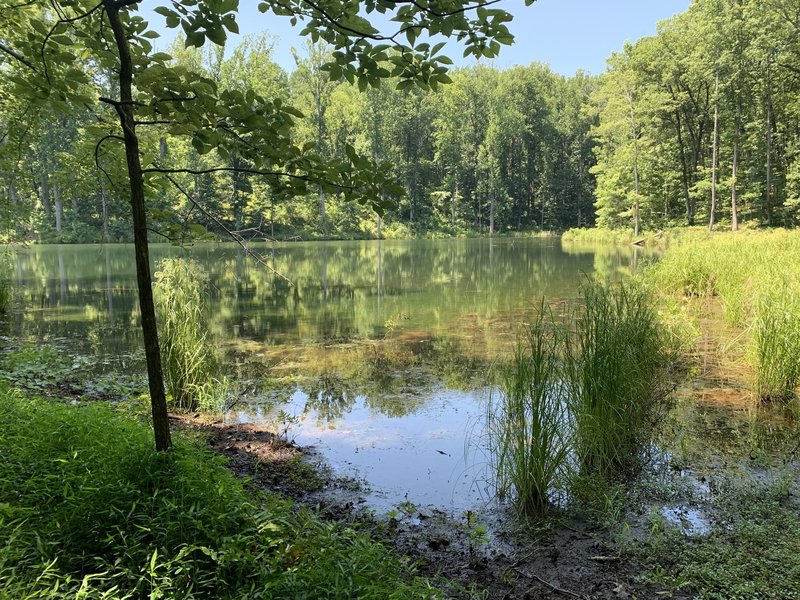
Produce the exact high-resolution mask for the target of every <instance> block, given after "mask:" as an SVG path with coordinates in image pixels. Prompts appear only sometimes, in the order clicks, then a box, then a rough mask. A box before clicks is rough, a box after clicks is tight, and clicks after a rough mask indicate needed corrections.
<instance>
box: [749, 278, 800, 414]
mask: <svg viewBox="0 0 800 600" xmlns="http://www.w3.org/2000/svg"><path fill="white" fill-rule="evenodd" d="M794 287H795V289H794V290H784V292H783V293H781V294H778V293H769V294H763V295H762V297H761V298H760V300H759V303H758V305H757V307H756V311H755V318H754V320H753V325H752V330H753V338H752V343H751V355H752V360H753V363H754V364H755V366H756V368H755V373H754V378H753V391H754V393H755V395H756V397H757V398H759V399H761V400H764V401H775V400H778V401H781V400H789V399H791V398H792V397H793V396H794V394H795V390H796V389H797V386H798V384H800V297H798V295H800V289H799V288H800V286H794Z"/></svg>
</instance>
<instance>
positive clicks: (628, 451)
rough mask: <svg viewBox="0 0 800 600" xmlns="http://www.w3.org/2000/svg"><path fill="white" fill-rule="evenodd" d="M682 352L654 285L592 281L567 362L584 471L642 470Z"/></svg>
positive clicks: (621, 474)
mask: <svg viewBox="0 0 800 600" xmlns="http://www.w3.org/2000/svg"><path fill="white" fill-rule="evenodd" d="M673 364H674V356H672V353H671V352H670V350H669V346H668V343H667V338H666V334H665V331H664V328H663V327H662V325H661V324H660V322H659V318H658V313H657V311H656V309H655V306H654V304H653V301H652V300H651V298H650V295H649V294H648V292H647V290H646V288H645V287H644V286H643V285H641V284H640V283H637V282H630V283H617V284H605V285H604V284H600V283H589V284H587V285H586V286H585V288H584V290H583V303H582V306H581V307H580V308H579V309H578V314H577V315H576V319H575V330H574V333H573V334H572V340H571V341H570V343H569V344H568V346H567V356H566V358H565V361H564V369H565V381H566V383H567V385H568V394H569V402H570V412H571V415H572V425H573V427H574V444H575V456H576V459H577V463H578V466H579V470H580V474H581V475H582V476H583V475H586V476H590V477H594V476H599V477H600V478H601V479H602V480H605V481H613V480H619V479H623V478H626V477H629V476H632V475H634V474H635V473H636V472H637V471H638V469H639V468H640V467H641V466H642V464H643V458H644V454H643V451H644V450H646V449H647V448H648V447H649V445H650V443H651V441H652V438H653V436H654V434H655V431H656V428H657V426H658V424H659V423H660V422H661V420H662V419H663V417H664V416H665V414H666V410H667V408H668V406H667V404H668V403H667V398H668V394H669V392H670V391H671V389H672V386H673V384H672V377H671V376H670V371H671V368H672V365H673Z"/></svg>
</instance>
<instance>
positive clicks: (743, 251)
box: [648, 230, 800, 400]
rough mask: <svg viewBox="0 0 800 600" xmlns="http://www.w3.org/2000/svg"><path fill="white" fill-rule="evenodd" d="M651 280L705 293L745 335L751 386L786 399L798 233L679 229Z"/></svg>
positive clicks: (798, 287) (799, 342) (799, 358)
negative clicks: (682, 232)
mask: <svg viewBox="0 0 800 600" xmlns="http://www.w3.org/2000/svg"><path fill="white" fill-rule="evenodd" d="M648 277H649V279H650V280H651V282H652V284H653V287H654V288H656V289H659V290H661V291H662V292H665V293H667V294H676V295H683V296H685V297H688V298H702V299H707V298H713V299H715V300H718V301H719V303H720V305H721V306H722V307H723V310H724V318H725V321H726V323H727V325H728V326H730V327H733V328H738V329H741V330H742V331H744V332H746V333H747V334H748V336H749V340H750V342H749V352H748V355H749V357H750V361H751V365H752V368H753V382H752V388H753V391H754V394H755V395H756V397H758V398H761V399H762V400H777V399H786V398H791V397H792V396H793V395H794V394H795V391H796V388H797V385H798V379H799V378H800V336H799V335H798V334H797V331H798V330H799V329H798V328H799V327H800V232H797V231H784V230H773V231H768V232H756V231H743V232H739V233H717V234H708V233H699V232H692V233H691V234H685V235H684V237H683V239H682V240H680V241H679V242H677V243H676V244H675V245H673V246H672V247H670V248H669V250H668V251H667V252H666V254H665V255H664V257H663V258H662V259H661V260H660V261H659V262H658V263H656V264H655V266H654V267H653V268H652V269H651V270H650V272H649V274H648Z"/></svg>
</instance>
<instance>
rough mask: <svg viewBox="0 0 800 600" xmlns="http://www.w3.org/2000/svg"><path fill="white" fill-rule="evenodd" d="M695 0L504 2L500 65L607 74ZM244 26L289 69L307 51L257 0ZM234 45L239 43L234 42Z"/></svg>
mask: <svg viewBox="0 0 800 600" xmlns="http://www.w3.org/2000/svg"><path fill="white" fill-rule="evenodd" d="M689 2H690V0H537V2H535V3H534V4H533V6H530V7H526V6H525V5H524V2H523V1H522V0H503V1H502V2H501V3H500V4H499V7H500V8H503V9H505V10H507V11H508V12H510V13H511V14H512V15H514V21H513V22H512V23H511V25H510V29H511V32H512V33H513V34H514V35H515V37H516V42H515V43H514V45H513V46H511V47H504V48H503V50H502V51H501V53H500V57H499V58H497V59H495V61H494V63H493V64H494V65H495V66H497V67H507V66H511V65H515V64H523V65H525V64H528V63H530V62H533V61H539V62H543V63H546V64H549V65H550V67H551V68H552V69H553V70H554V71H556V72H557V73H562V74H564V75H572V74H574V73H575V71H577V70H578V69H583V70H584V71H589V72H590V73H593V74H598V73H602V72H603V71H604V70H605V61H606V58H608V56H609V55H610V54H611V53H612V52H614V51H615V50H619V49H621V48H622V46H623V44H624V43H625V42H626V41H635V40H637V39H639V38H640V37H642V36H646V35H652V34H654V33H655V32H656V24H657V23H658V22H659V21H662V20H664V19H667V18H669V17H671V16H672V15H674V14H676V13H679V12H683V11H685V10H686V9H687V8H688V7H689ZM160 4H162V2H161V1H158V0H144V1H143V2H142V3H141V4H140V7H141V8H140V10H141V13H142V16H144V17H145V18H146V19H148V20H149V21H150V24H151V26H153V28H154V29H156V30H158V31H161V32H163V35H164V37H163V38H162V40H161V43H158V44H157V45H158V46H160V47H163V46H165V45H167V44H168V43H169V42H170V41H171V40H172V39H173V36H174V32H173V31H170V30H165V29H164V28H163V19H162V18H161V17H160V16H158V15H155V14H153V13H152V8H153V7H155V6H158V5H160ZM240 4H241V9H240V16H239V27H240V30H241V32H242V33H243V34H254V33H261V32H268V33H270V34H272V35H274V36H277V38H278V43H277V44H276V45H275V54H274V59H275V60H276V61H277V62H278V63H279V64H280V65H281V66H282V67H283V68H284V69H287V70H291V69H292V68H293V66H294V61H293V59H292V55H291V52H290V49H291V48H292V47H293V46H294V47H296V48H301V47H302V46H303V45H304V39H303V38H302V37H301V36H299V35H297V32H298V31H299V30H300V28H292V27H291V25H290V24H289V21H288V19H286V18H281V17H276V16H274V15H272V14H269V15H262V14H261V13H259V12H258V11H257V10H256V6H257V2H256V0H240ZM232 41H233V40H232ZM444 53H445V54H447V55H448V56H450V57H451V58H452V59H453V60H454V61H455V62H456V64H459V65H464V64H471V63H472V62H474V60H473V59H470V60H465V59H462V58H461V54H462V49H461V48H459V47H458V44H457V43H456V42H455V41H450V42H448V45H447V49H446V50H445V51H444Z"/></svg>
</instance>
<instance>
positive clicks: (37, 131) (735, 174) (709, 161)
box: [0, 0, 800, 241]
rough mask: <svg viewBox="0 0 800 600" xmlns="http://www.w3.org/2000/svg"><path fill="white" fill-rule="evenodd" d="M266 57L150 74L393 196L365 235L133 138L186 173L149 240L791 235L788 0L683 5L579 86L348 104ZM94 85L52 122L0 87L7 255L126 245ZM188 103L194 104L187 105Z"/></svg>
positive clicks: (190, 62) (191, 54) (365, 215)
mask: <svg viewBox="0 0 800 600" xmlns="http://www.w3.org/2000/svg"><path fill="white" fill-rule="evenodd" d="M272 44H273V41H272V40H271V38H269V37H268V36H261V37H254V38H248V39H245V40H244V41H243V42H242V43H241V44H240V45H239V46H238V47H236V48H235V49H233V50H232V51H229V52H223V51H222V50H221V49H213V50H212V49H208V48H207V49H206V50H205V51H200V50H198V49H196V48H191V49H184V48H183V44H182V43H181V42H180V41H178V42H176V43H175V44H173V46H172V48H170V49H169V54H171V55H172V56H173V57H174V61H175V62H176V63H177V64H178V65H179V66H180V67H182V68H185V69H188V70H191V71H195V72H199V73H202V74H203V76H204V77H206V78H207V80H208V81H209V82H211V84H212V85H215V86H217V87H218V88H222V89H230V90H239V91H241V92H248V90H252V92H253V93H255V94H258V95H259V96H261V97H264V98H272V99H275V98H278V99H280V100H281V102H283V103H286V104H288V105H290V106H293V107H295V108H296V109H297V110H298V111H299V112H298V114H300V113H302V115H303V118H298V122H297V124H296V125H295V126H294V127H287V132H289V131H291V133H290V135H291V136H293V137H292V139H293V141H294V142H295V143H296V144H297V145H298V146H299V147H304V146H305V147H311V146H313V147H314V148H315V152H316V153H317V154H319V155H320V156H322V157H323V158H326V159H331V158H333V159H340V160H342V161H344V162H345V163H347V162H353V161H358V160H360V157H365V158H368V159H370V160H374V161H376V162H378V163H387V164H388V165H390V169H391V173H392V174H393V176H394V177H395V179H396V181H397V182H398V183H399V184H400V186H401V187H402V188H403V190H404V192H405V194H404V195H403V196H402V197H400V199H399V200H398V199H392V198H386V199H385V200H386V206H387V208H386V211H385V213H384V214H383V218H382V219H378V218H377V217H376V215H375V213H374V212H373V211H372V209H371V208H368V207H363V206H359V205H357V204H353V203H349V202H345V201H343V200H342V198H341V197H340V196H338V195H337V194H333V193H331V192H330V190H329V191H328V192H327V193H326V192H325V191H323V190H322V189H320V190H319V192H318V193H315V194H312V195H308V194H306V195H304V196H297V195H294V194H293V193H292V190H291V189H290V188H289V187H287V190H286V193H282V194H279V195H276V192H275V188H274V186H273V187H272V188H271V187H270V186H268V185H266V183H265V181H264V179H263V176H262V175H259V174H255V173H248V172H247V171H248V167H249V165H248V163H247V160H246V159H245V158H242V157H240V156H235V155H230V154H225V155H223V154H221V153H220V152H219V151H217V150H213V151H210V152H209V151H208V148H206V147H205V146H204V142H203V139H202V137H197V136H195V137H194V142H193V143H194V145H192V144H189V143H188V142H187V141H185V139H183V138H180V137H175V138H173V137H170V136H167V135H162V134H160V132H159V126H158V124H157V123H155V124H149V125H148V124H144V125H142V127H140V131H141V133H142V137H143V145H144V146H145V147H146V148H147V151H146V152H147V156H146V157H145V158H146V159H147V160H151V159H155V162H156V164H158V166H159V167H163V168H168V169H174V170H178V171H187V170H188V171H198V172H199V171H204V173H202V174H195V175H193V174H191V173H186V172H178V173H174V174H173V175H172V176H171V177H172V179H173V181H172V182H170V181H168V180H166V179H165V178H164V177H163V176H159V177H152V178H151V179H149V180H148V185H149V186H150V195H149V208H150V210H151V215H150V222H151V224H152V229H153V231H154V233H153V236H154V237H153V239H157V238H158V239H166V238H169V239H176V238H181V237H182V236H185V235H186V232H187V227H186V224H187V223H188V224H192V226H191V227H190V229H189V230H190V231H191V232H192V233H193V234H195V235H199V234H202V232H203V229H202V228H201V227H199V226H197V225H194V224H195V223H199V224H202V225H203V226H204V227H205V228H207V229H208V230H209V231H211V232H213V233H216V234H222V233H225V231H226V230H227V231H234V232H242V235H244V236H258V235H267V236H272V237H275V238H279V239H309V238H326V237H327V238H337V237H340V238H348V237H376V236H384V237H405V236H424V235H459V234H475V233H480V234H490V233H502V232H517V231H531V230H564V229H567V228H570V227H580V226H591V225H594V224H597V225H600V226H602V227H610V228H630V229H633V230H634V231H635V232H636V233H637V234H638V231H639V230H640V229H660V228H663V227H666V226H676V225H683V224H688V225H692V224H709V225H711V226H714V225H719V224H723V223H724V224H725V226H731V227H732V228H734V229H735V228H737V227H738V226H739V224H740V223H742V222H744V221H747V222H750V223H754V224H764V225H785V226H794V225H795V224H797V222H798V220H799V219H800V4H798V3H797V2H796V1H795V0H694V2H693V3H692V5H691V7H690V8H689V10H688V11H687V12H685V13H683V14H680V15H677V16H676V17H674V18H672V19H670V20H667V21H665V22H663V23H661V24H660V26H659V30H658V34H657V35H655V36H652V37H648V38H643V39H641V40H639V41H638V42H637V43H635V44H629V45H626V46H625V48H624V49H623V50H622V51H621V52H619V53H616V54H614V55H613V56H612V57H611V58H610V59H609V68H608V71H607V72H606V73H605V74H603V75H602V76H600V77H597V78H593V77H589V76H586V75H583V74H581V73H578V74H577V75H576V76H574V77H570V78H567V77H563V76H560V75H557V74H554V73H552V72H551V71H549V69H548V68H547V67H545V66H542V65H539V64H535V63H534V64H531V65H530V66H527V67H514V68H511V69H507V70H502V71H501V70H498V69H495V68H493V67H490V66H485V65H480V66H476V67H471V68H462V69H455V70H454V71H453V72H452V73H451V75H450V77H451V79H452V83H450V84H449V85H444V86H435V85H434V86H431V87H430V88H426V86H425V85H423V86H422V88H420V87H413V86H409V87H404V88H403V89H396V88H395V87H394V86H393V85H392V84H386V83H384V85H383V86H381V87H379V88H371V87H366V88H364V89H359V88H358V86H357V85H353V84H351V83H349V82H348V81H346V80H345V79H343V78H341V77H340V76H339V74H338V73H332V72H331V71H330V70H327V68H326V67H325V66H324V65H325V63H326V62H328V61H329V57H330V54H329V50H328V49H326V48H325V47H324V46H322V45H320V44H316V45H313V44H312V45H309V46H308V47H307V48H305V49H304V51H303V52H302V54H301V53H296V54H295V62H296V67H295V69H294V70H293V71H292V72H291V73H287V72H285V71H284V70H283V69H281V67H280V66H278V65H277V64H276V63H275V62H274V60H273V58H272V50H273V46H272ZM1 61H2V58H0V68H2V63H1ZM79 66H80V67H81V68H83V69H85V70H92V69H94V66H93V65H92V64H91V63H86V64H83V65H79ZM107 75H108V74H104V73H103V72H101V71H97V72H93V80H94V82H95V86H94V88H93V89H91V90H87V91H86V97H87V98H92V99H93V100H91V102H95V105H94V106H92V107H91V108H92V109H93V110H92V111H86V106H81V107H76V110H74V111H71V112H70V111H69V110H64V111H62V112H60V113H58V114H44V113H42V112H36V111H32V110H29V107H26V106H25V105H24V104H23V103H21V102H20V101H19V100H17V99H16V98H14V97H13V96H12V95H11V94H10V92H9V87H8V85H7V83H8V82H7V81H5V80H3V79H2V78H0V125H1V126H2V131H0V140H2V141H1V142H0V175H2V190H3V195H4V197H5V201H3V202H2V206H1V207H0V209H2V212H3V214H2V217H4V219H3V220H4V221H5V223H6V229H7V230H8V231H9V236H16V237H28V238H38V239H42V240H45V241H102V240H112V241H118V240H127V239H129V238H130V235H131V232H130V225H129V207H128V202H127V198H126V193H125V190H126V188H127V184H126V181H125V172H124V169H123V167H122V165H124V160H122V156H121V144H119V143H117V141H116V140H115V138H114V137H113V136H109V134H111V133H113V131H112V129H110V128H109V126H108V123H109V122H111V121H112V120H111V119H109V118H108V116H109V113H110V112H111V110H112V109H111V108H110V107H108V106H104V105H103V103H101V102H97V100H96V99H97V98H98V97H99V96H102V95H113V94H112V92H113V89H112V87H111V86H110V84H109V83H108V82H109V81H110V80H111V79H112V78H109V77H108V76H107ZM334 75H335V76H334ZM423 88H425V89H423ZM196 95H197V97H198V99H199V100H202V95H203V89H202V85H200V86H199V87H198V89H197V90H196ZM206 125H207V126H208V125H209V124H206ZM270 126H272V124H270ZM207 129H208V130H209V131H211V133H206V135H214V133H213V127H207ZM222 133H224V134H225V135H228V136H229V135H235V132H220V134H222ZM287 134H288V133H287ZM98 140H102V143H100V144H99V145H98ZM211 142H213V140H211ZM211 145H213V144H211V143H209V147H210V146H211ZM210 169H218V170H216V171H214V172H212V173H207V172H205V171H208V170H210ZM159 235H160V236H163V238H159Z"/></svg>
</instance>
